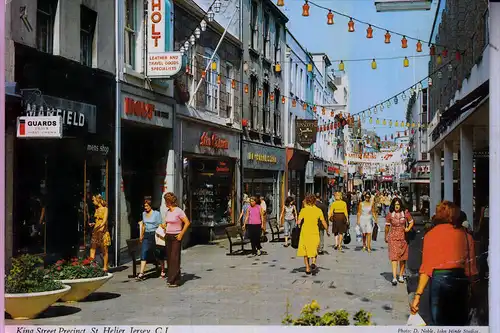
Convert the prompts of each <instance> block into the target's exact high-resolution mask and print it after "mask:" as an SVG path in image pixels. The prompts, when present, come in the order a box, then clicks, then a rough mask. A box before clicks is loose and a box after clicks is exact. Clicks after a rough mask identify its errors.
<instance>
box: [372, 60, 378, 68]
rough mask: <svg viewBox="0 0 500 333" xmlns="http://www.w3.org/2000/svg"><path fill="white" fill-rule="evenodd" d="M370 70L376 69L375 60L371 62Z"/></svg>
mask: <svg viewBox="0 0 500 333" xmlns="http://www.w3.org/2000/svg"><path fill="white" fill-rule="evenodd" d="M372 69H377V62H376V61H375V59H373V60H372Z"/></svg>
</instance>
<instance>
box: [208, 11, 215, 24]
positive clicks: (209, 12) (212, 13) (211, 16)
mask: <svg viewBox="0 0 500 333" xmlns="http://www.w3.org/2000/svg"><path fill="white" fill-rule="evenodd" d="M214 17H215V14H214V12H213V11H212V10H211V9H209V10H208V12H207V19H208V22H212V21H213V20H214Z"/></svg>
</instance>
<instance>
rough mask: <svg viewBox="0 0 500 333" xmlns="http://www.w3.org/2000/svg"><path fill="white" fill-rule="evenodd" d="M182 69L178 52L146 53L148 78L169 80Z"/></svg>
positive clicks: (180, 54) (180, 56)
mask: <svg viewBox="0 0 500 333" xmlns="http://www.w3.org/2000/svg"><path fill="white" fill-rule="evenodd" d="M181 69H182V53H180V52H163V53H149V52H148V70H147V71H148V74H147V75H148V77H150V78H153V79H154V78H158V79H160V78H163V79H164V78H170V77H174V76H175V75H176V74H178V73H179V72H180V70H181Z"/></svg>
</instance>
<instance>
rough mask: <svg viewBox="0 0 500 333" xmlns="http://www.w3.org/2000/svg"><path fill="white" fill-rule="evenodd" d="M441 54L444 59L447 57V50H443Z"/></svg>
mask: <svg viewBox="0 0 500 333" xmlns="http://www.w3.org/2000/svg"><path fill="white" fill-rule="evenodd" d="M441 54H442V55H443V58H446V57H447V56H448V49H444V50H443V52H441Z"/></svg>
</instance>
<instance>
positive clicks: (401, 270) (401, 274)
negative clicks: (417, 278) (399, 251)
mask: <svg viewBox="0 0 500 333" xmlns="http://www.w3.org/2000/svg"><path fill="white" fill-rule="evenodd" d="M405 269H406V261H405V260H401V261H400V262H399V282H401V283H403V282H404V276H405Z"/></svg>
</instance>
